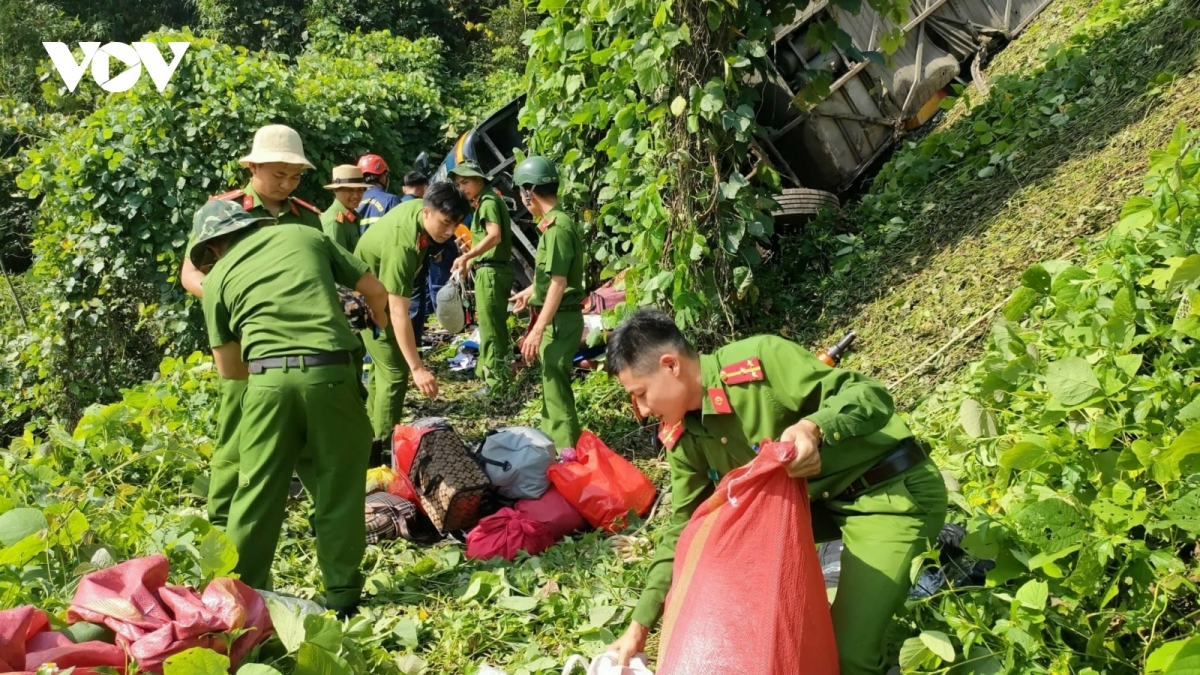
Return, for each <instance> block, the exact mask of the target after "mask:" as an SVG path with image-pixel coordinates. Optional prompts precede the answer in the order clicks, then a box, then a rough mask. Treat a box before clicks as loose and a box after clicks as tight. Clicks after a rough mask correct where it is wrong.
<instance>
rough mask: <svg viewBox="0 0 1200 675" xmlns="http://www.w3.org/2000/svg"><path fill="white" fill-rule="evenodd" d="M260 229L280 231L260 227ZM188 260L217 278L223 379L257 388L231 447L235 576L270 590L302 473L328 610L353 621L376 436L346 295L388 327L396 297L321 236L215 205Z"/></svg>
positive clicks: (215, 339) (250, 391) (214, 326)
mask: <svg viewBox="0 0 1200 675" xmlns="http://www.w3.org/2000/svg"><path fill="white" fill-rule="evenodd" d="M262 225H270V226H269V227H262ZM193 241H194V244H193V245H192V246H191V248H190V250H189V257H190V259H191V260H193V261H195V262H196V263H197V264H198V266H205V265H211V270H210V271H209V273H208V274H207V275H206V276H205V277H204V281H203V286H204V288H203V290H204V294H203V304H204V318H205V325H206V327H207V331H208V336H209V344H210V345H211V347H212V352H213V359H214V361H215V363H216V367H217V371H218V373H219V374H220V376H221V377H222V378H224V379H227V380H232V381H244V382H245V383H246V385H245V387H244V391H243V394H242V397H241V418H240V420H239V424H238V425H237V428H236V431H235V432H234V436H233V439H232V443H233V445H234V446H235V447H236V448H237V450H238V458H237V459H238V471H237V476H238V480H237V484H236V489H235V491H234V494H233V498H232V503H231V505H230V508H229V516H228V524H227V526H226V528H225V529H226V534H227V535H228V536H229V538H230V539H231V540H232V541H233V543H234V545H235V546H236V548H237V551H238V564H237V568H236V570H235V571H236V572H237V573H238V574H239V575H240V577H241V579H242V580H243V581H245V582H246V583H247V584H249V585H251V586H252V587H254V588H261V589H267V588H269V587H270V571H271V564H272V561H273V559H274V555H275V548H276V546H277V544H278V541H279V535H280V530H281V528H282V526H283V520H284V512H285V508H286V502H287V496H288V488H289V486H290V483H291V476H292V473H293V472H296V473H298V474H299V476H300V480H301V481H302V482H303V483H304V486H305V489H306V491H307V492H308V493H309V494H310V495H312V498H313V502H314V504H313V506H314V511H313V518H312V519H313V525H314V528H315V529H316V532H317V535H316V537H317V562H318V565H319V566H320V568H321V573H322V577H323V579H324V586H325V601H326V605H327V606H329V607H330V608H332V609H335V610H337V611H338V612H339V613H340V614H342V615H348V614H349V613H351V612H352V611H353V610H354V608H355V607H357V605H358V602H359V597H360V594H361V590H362V583H363V582H362V574H361V571H360V566H361V562H362V555H363V551H364V550H365V547H366V543H365V542H366V540H365V532H364V529H365V524H364V520H363V515H362V508H363V507H362V505H363V501H364V499H365V497H366V494H365V492H366V491H365V485H364V481H363V475H364V474H365V472H366V470H367V458H368V455H369V453H370V449H371V427H370V421H369V420H368V418H367V414H366V410H365V409H364V408H363V405H362V399H361V398H360V396H359V393H358V376H357V368H356V367H355V364H354V362H353V359H352V357H351V353H352V352H354V351H355V350H356V349H357V348H358V340H357V339H356V338H355V336H354V334H353V332H352V331H351V330H350V327H349V325H348V323H347V322H346V317H345V314H344V313H343V310H342V305H341V301H340V300H339V298H338V294H337V290H336V288H335V286H336V284H341V285H343V286H347V287H350V288H354V289H355V290H356V291H358V292H359V293H361V294H362V295H363V297H364V298H365V299H366V302H367V305H368V306H369V307H370V309H371V312H372V315H373V319H374V321H375V322H376V324H377V325H378V326H380V327H381V328H386V327H387V325H388V314H387V309H386V305H387V291H386V289H385V288H384V286H383V285H382V284H381V283H380V282H379V280H378V279H376V278H375V276H374V275H372V274H371V273H370V272H369V271H368V269H367V266H366V265H365V264H364V263H363V262H362V261H360V260H358V259H357V258H355V257H354V256H352V255H351V254H350V253H349V252H347V251H346V250H345V249H344V248H342V247H341V246H339V245H337V244H336V243H334V242H333V241H332V240H331V239H329V238H328V237H326V236H325V235H324V234H322V233H321V232H320V231H318V230H316V229H314V228H310V227H307V226H304V225H297V224H279V223H277V221H276V219H274V218H272V217H269V216H263V215H254V214H251V213H248V212H247V211H246V210H245V209H244V208H243V207H242V206H241V205H240V204H237V203H234V202H230V201H224V200H214V201H210V202H209V203H208V204H206V205H204V207H202V208H201V209H200V210H199V211H198V212H197V213H196V216H195V218H194V220H193Z"/></svg>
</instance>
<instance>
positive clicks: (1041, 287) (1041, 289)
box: [1021, 265, 1050, 295]
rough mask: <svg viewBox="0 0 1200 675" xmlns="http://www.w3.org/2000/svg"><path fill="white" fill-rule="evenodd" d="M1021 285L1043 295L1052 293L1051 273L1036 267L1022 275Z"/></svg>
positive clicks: (1043, 268)
mask: <svg viewBox="0 0 1200 675" xmlns="http://www.w3.org/2000/svg"><path fill="white" fill-rule="evenodd" d="M1021 285H1022V286H1024V287H1025V288H1032V289H1033V290H1035V291H1037V292H1038V293H1039V294H1041V295H1048V294H1049V293H1050V273H1049V272H1047V271H1046V268H1045V267H1042V266H1041V265H1034V266H1032V267H1030V268H1029V269H1027V270H1025V273H1024V274H1022V275H1021Z"/></svg>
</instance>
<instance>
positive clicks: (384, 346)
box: [360, 326, 409, 439]
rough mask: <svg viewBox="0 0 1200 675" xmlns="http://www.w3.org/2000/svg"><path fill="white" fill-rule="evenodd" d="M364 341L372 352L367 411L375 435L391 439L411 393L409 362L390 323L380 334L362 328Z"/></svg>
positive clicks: (368, 351) (369, 351) (370, 352)
mask: <svg viewBox="0 0 1200 675" xmlns="http://www.w3.org/2000/svg"><path fill="white" fill-rule="evenodd" d="M360 335H362V339H363V344H364V345H365V346H366V348H367V353H369V354H370V355H371V372H370V375H369V376H368V377H367V411H368V412H369V413H370V418H371V429H372V430H373V432H374V434H375V438H383V439H390V438H391V437H392V429H393V428H394V427H395V425H396V423H397V422H399V421H400V415H401V414H402V412H401V411H403V409H404V397H405V395H406V394H408V373H409V370H408V362H407V361H405V360H404V353H403V352H401V351H400V345H399V344H397V343H396V336H395V335H394V334H393V333H392V328H391V327H390V326H389V327H388V328H387V329H386V330H381V331H379V337H375V336H374V334H373V333H371V332H368V331H363V332H362V333H361V334H360Z"/></svg>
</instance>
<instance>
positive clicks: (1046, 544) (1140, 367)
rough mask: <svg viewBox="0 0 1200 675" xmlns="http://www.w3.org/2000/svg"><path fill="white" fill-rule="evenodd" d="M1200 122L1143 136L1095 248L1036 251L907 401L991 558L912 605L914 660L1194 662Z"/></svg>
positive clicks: (1131, 667)
mask: <svg viewBox="0 0 1200 675" xmlns="http://www.w3.org/2000/svg"><path fill="white" fill-rule="evenodd" d="M1198 141H1200V132H1198V131H1196V130H1191V131H1189V130H1187V129H1186V128H1185V127H1183V126H1182V125H1180V127H1179V128H1178V129H1177V130H1176V132H1175V135H1174V137H1173V139H1172V141H1171V143H1170V145H1169V146H1168V147H1167V148H1166V149H1165V150H1163V151H1157V152H1154V153H1153V154H1152V155H1151V159H1150V173H1149V176H1148V177H1147V178H1146V193H1147V195H1148V196H1146V197H1134V198H1132V199H1130V200H1129V201H1128V202H1127V203H1126V205H1125V208H1124V210H1123V211H1122V219H1121V221H1120V222H1119V223H1117V225H1116V226H1115V227H1114V228H1113V230H1112V231H1111V233H1110V234H1109V236H1108V237H1107V239H1106V240H1104V242H1103V244H1102V245H1101V246H1100V247H1099V250H1097V251H1096V252H1095V254H1094V255H1093V257H1092V258H1091V260H1090V261H1089V262H1088V263H1086V264H1085V265H1082V266H1075V265H1071V264H1068V263H1065V262H1061V261H1050V262H1045V263H1042V264H1039V265H1034V266H1033V267H1031V268H1029V270H1028V271H1027V272H1025V274H1024V276H1023V277H1022V279H1021V286H1020V287H1019V288H1018V289H1017V290H1016V291H1015V292H1014V293H1013V294H1012V296H1011V298H1010V299H1009V301H1008V304H1007V305H1006V306H1005V308H1004V315H1005V318H1006V320H1005V321H1003V322H1001V323H999V324H998V325H997V326H995V328H994V330H993V333H992V340H991V342H992V344H991V346H990V348H989V349H988V351H987V353H986V354H985V355H984V357H983V358H982V359H981V360H980V361H978V362H977V363H975V364H974V365H973V366H972V368H971V372H970V380H969V382H967V383H966V384H965V385H962V386H955V387H950V388H946V389H944V390H942V391H940V392H938V394H937V395H936V396H935V397H934V399H933V400H932V401H931V402H929V403H927V404H926V405H924V406H922V407H921V408H919V409H918V410H917V411H916V412H915V413H914V415H913V421H914V426H915V429H916V430H917V431H918V433H921V434H923V435H924V436H925V437H926V438H929V439H931V440H934V441H935V443H937V444H938V445H940V446H941V452H942V458H941V460H940V461H941V463H942V465H943V466H944V467H948V468H952V469H953V471H954V472H955V473H956V474H958V475H959V476H960V477H961V480H962V490H961V493H959V494H955V495H954V502H955V503H956V504H957V506H958V507H959V508H960V509H962V510H963V511H964V512H966V514H968V519H969V520H968V525H969V528H970V532H971V534H970V536H969V538H968V540H967V542H966V544H967V548H968V550H969V551H971V552H972V553H974V554H976V555H979V556H982V557H989V558H996V561H997V568H996V569H995V570H994V571H993V572H991V573H990V574H989V575H988V586H989V588H987V589H985V590H979V591H965V590H957V591H948V592H946V593H944V594H941V595H939V596H937V597H935V598H933V599H931V600H929V601H926V602H924V603H923V604H922V605H919V606H918V608H917V610H916V614H915V615H914V616H913V618H912V621H913V622H914V623H915V624H916V625H917V626H919V627H920V628H922V629H924V630H923V632H922V634H921V636H920V637H917V638H913V639H911V640H909V641H908V643H906V644H905V650H904V652H903V653H902V654H901V663H902V665H903V666H904V667H905V668H906V670H908V671H909V672H943V671H942V670H941V669H942V668H945V667H946V666H947V665H948V664H949V663H950V662H954V661H963V660H967V661H970V662H971V663H972V667H973V668H974V670H973V671H971V672H1021V673H1067V672H1072V673H1093V674H1095V673H1114V674H1115V673H1139V672H1143V669H1147V670H1148V671H1149V672H1156V671H1157V670H1165V672H1167V673H1184V672H1193V670H1189V669H1188V668H1189V666H1188V664H1191V665H1190V667H1191V668H1194V667H1195V659H1196V658H1197V657H1196V654H1197V653H1198V652H1200V642H1196V641H1195V640H1193V642H1192V643H1190V644H1189V645H1187V646H1185V644H1184V642H1183V641H1184V640H1186V639H1188V638H1189V637H1191V635H1192V634H1194V633H1195V631H1196V617H1197V616H1198V613H1200V607H1198V606H1197V604H1196V597H1197V594H1196V590H1197V588H1196V587H1197V584H1198V583H1200V558H1198V554H1200V550H1198V548H1197V540H1198V538H1200V382H1198V381H1197V379H1196V375H1195V372H1196V367H1197V365H1198V364H1200V343H1198V342H1197V341H1198V340H1200V241H1198V240H1197V235H1198V234H1200V232H1198V229H1200V206H1198V205H1200V143H1198ZM1181 648H1182V649H1184V651H1182V652H1180V651H1178V650H1180V649H1181ZM1177 652H1178V653H1177ZM1188 654H1190V655H1191V656H1188ZM1176 661H1177V663H1176Z"/></svg>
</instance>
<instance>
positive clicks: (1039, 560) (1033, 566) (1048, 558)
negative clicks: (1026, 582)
mask: <svg viewBox="0 0 1200 675" xmlns="http://www.w3.org/2000/svg"><path fill="white" fill-rule="evenodd" d="M1078 550H1079V545H1078V544H1076V545H1075V546H1068V547H1066V548H1064V549H1062V550H1061V551H1057V552H1055V553H1039V554H1037V555H1035V556H1033V557H1032V558H1030V559H1029V562H1028V563H1027V564H1028V565H1029V569H1030V570H1031V571H1037V570H1039V569H1041V568H1042V567H1044V566H1045V565H1047V564H1049V563H1052V562H1054V561H1056V560H1060V559H1062V558H1065V557H1067V556H1069V555H1071V554H1072V553H1074V552H1076V551H1078Z"/></svg>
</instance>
